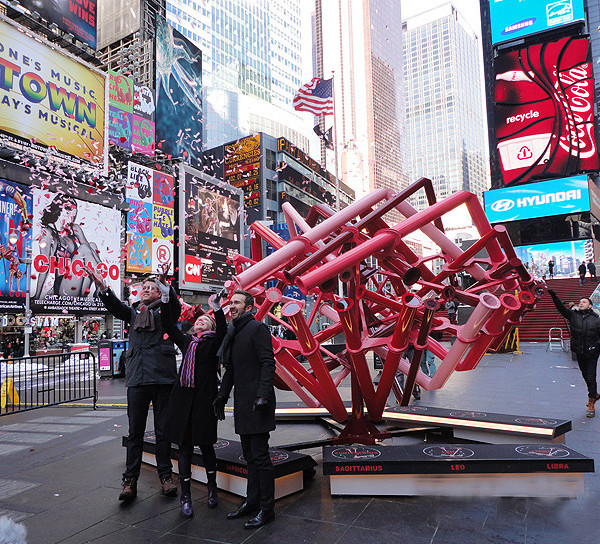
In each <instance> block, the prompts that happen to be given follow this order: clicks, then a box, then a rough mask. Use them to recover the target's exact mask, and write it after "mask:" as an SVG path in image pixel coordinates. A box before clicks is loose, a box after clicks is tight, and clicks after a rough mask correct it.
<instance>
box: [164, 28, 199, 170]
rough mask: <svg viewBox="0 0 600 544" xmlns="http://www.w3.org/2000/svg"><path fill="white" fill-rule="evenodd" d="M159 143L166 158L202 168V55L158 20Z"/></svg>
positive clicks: (186, 40) (191, 44)
mask: <svg viewBox="0 0 600 544" xmlns="http://www.w3.org/2000/svg"><path fill="white" fill-rule="evenodd" d="M155 59H156V141H157V147H158V148H159V149H161V150H162V152H163V153H164V154H165V155H167V157H169V156H170V157H181V158H182V159H183V160H184V161H185V162H188V163H190V164H192V165H194V166H201V165H202V52H201V51H200V50H199V49H198V48H197V47H196V46H195V45H194V44H193V43H192V42H190V41H189V40H188V39H186V38H185V37H184V36H183V35H182V34H180V33H179V32H177V30H175V29H174V28H173V27H172V26H171V25H169V24H168V23H167V21H166V20H165V19H163V18H162V17H157V18H156V54H155Z"/></svg>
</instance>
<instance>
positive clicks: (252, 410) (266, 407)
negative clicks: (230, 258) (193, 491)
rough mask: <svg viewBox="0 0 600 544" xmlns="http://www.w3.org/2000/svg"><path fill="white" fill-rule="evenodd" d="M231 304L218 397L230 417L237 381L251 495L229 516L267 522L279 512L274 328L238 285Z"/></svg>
mask: <svg viewBox="0 0 600 544" xmlns="http://www.w3.org/2000/svg"><path fill="white" fill-rule="evenodd" d="M229 308H230V312H231V317H232V318H233V319H232V321H231V322H230V323H229V326H228V329H227V335H226V336H225V339H224V340H223V344H222V345H221V349H220V351H219V355H220V359H221V361H222V363H223V364H224V365H225V375H224V376H223V381H222V383H221V388H220V389H219V394H218V396H217V398H216V399H215V402H214V406H215V413H216V414H217V416H218V417H219V419H225V403H226V402H227V399H228V398H229V393H230V392H231V389H232V387H234V388H235V390H234V395H233V403H234V404H233V406H234V422H235V432H236V433H237V434H239V435H240V439H241V442H242V451H243V452H244V458H245V459H246V463H247V467H248V482H247V490H246V500H245V501H244V502H243V503H242V505H241V506H240V507H239V508H238V509H237V510H235V511H233V512H230V513H229V514H227V519H236V518H239V517H242V516H245V515H251V514H256V515H255V516H254V517H253V518H251V519H250V520H249V521H248V522H246V524H245V525H244V527H246V529H255V528H258V527H262V526H263V525H265V523H268V522H269V521H271V520H272V519H273V518H274V517H275V508H274V507H275V480H274V472H273V464H272V462H271V457H270V455H269V433H270V432H271V431H273V430H274V429H275V390H274V389H273V379H274V377H275V358H274V356H273V344H272V341H271V333H270V332H269V328H268V327H267V325H265V324H264V323H261V322H260V321H257V320H256V319H255V318H254V315H253V314H252V310H253V309H254V298H253V297H252V295H251V294H250V293H248V292H246V291H241V290H238V291H235V292H234V294H233V295H232V297H231V299H230V302H229Z"/></svg>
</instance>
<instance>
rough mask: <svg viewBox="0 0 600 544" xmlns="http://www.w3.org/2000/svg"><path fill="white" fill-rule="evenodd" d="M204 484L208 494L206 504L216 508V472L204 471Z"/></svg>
mask: <svg viewBox="0 0 600 544" xmlns="http://www.w3.org/2000/svg"><path fill="white" fill-rule="evenodd" d="M206 478H207V482H206V486H207V487H208V496H207V497H206V504H207V505H208V507H209V508H216V507H217V505H218V504H219V498H218V497H217V473H216V472H215V471H214V470H213V471H210V472H207V473H206Z"/></svg>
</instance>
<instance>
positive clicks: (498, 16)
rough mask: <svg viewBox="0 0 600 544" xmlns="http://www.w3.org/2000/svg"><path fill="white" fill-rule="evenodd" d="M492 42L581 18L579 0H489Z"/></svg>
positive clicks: (581, 5)
mask: <svg viewBox="0 0 600 544" xmlns="http://www.w3.org/2000/svg"><path fill="white" fill-rule="evenodd" d="M490 19H491V23H492V44H497V43H500V42H506V41H509V40H514V39H516V38H522V37H523V36H528V35H529V34H535V33H537V32H543V31H545V30H548V29H552V28H556V27H559V26H563V25H568V24H571V23H574V22H577V21H584V20H585V13H584V11H583V0H490Z"/></svg>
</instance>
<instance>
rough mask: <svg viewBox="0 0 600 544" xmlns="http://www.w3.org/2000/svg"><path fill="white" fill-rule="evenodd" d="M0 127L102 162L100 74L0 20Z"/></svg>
mask: <svg viewBox="0 0 600 544" xmlns="http://www.w3.org/2000/svg"><path fill="white" fill-rule="evenodd" d="M0 43H1V44H2V47H1V48H0V65H1V66H2V72H3V77H2V79H1V82H0V88H1V89H0V95H1V98H0V133H2V134H4V135H6V136H5V139H6V140H8V141H9V142H14V143H15V144H17V145H18V146H27V147H31V148H34V149H41V150H44V149H47V148H52V149H53V150H56V151H58V152H59V153H60V152H62V153H64V154H67V155H69V156H71V157H75V158H76V159H79V160H83V161H86V162H89V163H92V164H94V165H99V166H102V165H103V164H104V110H105V100H104V97H105V83H106V78H105V76H104V75H102V74H101V73H100V72H96V71H95V70H93V69H91V68H88V67H86V66H84V65H83V64H81V63H80V62H77V61H76V60H74V59H73V58H71V57H68V56H66V54H61V53H60V52H58V51H56V50H54V49H52V48H51V47H50V46H49V45H45V43H41V42H40V41H38V40H37V39H34V38H30V37H29V36H27V35H26V34H25V33H23V32H19V31H18V30H17V29H16V28H15V27H14V26H12V25H10V24H8V23H6V22H4V21H2V20H0Z"/></svg>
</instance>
